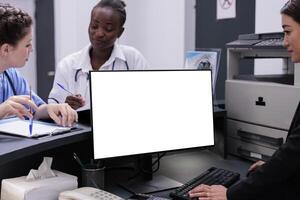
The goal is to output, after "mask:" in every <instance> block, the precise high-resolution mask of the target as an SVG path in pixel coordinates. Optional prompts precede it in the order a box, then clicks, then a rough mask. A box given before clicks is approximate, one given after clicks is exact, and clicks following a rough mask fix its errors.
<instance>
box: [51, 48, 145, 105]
mask: <svg viewBox="0 0 300 200" xmlns="http://www.w3.org/2000/svg"><path fill="white" fill-rule="evenodd" d="M90 49H91V45H88V46H86V47H84V48H83V49H82V50H80V51H78V52H76V53H73V54H71V55H69V56H67V57H65V58H63V59H62V60H61V61H60V62H59V64H58V66H57V67H56V72H55V78H54V82H53V87H52V90H51V92H50V94H49V97H48V103H63V102H65V100H66V97H67V96H69V95H70V93H68V92H66V91H65V90H63V89H62V88H60V87H59V86H58V84H57V83H59V84H61V85H62V86H63V87H64V88H65V89H66V90H68V91H70V92H71V93H73V94H75V95H76V94H80V95H81V96H82V97H83V98H84V99H85V106H84V107H82V108H79V109H80V110H84V109H89V108H90V89H89V80H88V73H89V71H91V70H93V69H92V65H91V59H90V55H89V52H90ZM113 63H114V64H113ZM126 63H127V65H128V68H129V70H145V69H147V67H148V63H147V61H146V59H145V58H144V57H143V55H142V54H141V53H140V52H139V51H138V50H136V49H135V48H133V47H130V46H125V45H119V44H115V45H114V49H113V51H112V54H111V56H110V58H109V59H108V60H107V61H106V62H105V63H104V64H103V65H102V66H101V67H100V70H112V68H113V65H114V70H127V66H126ZM78 70H80V71H79V72H78V73H77V76H76V77H75V75H76V71H78ZM75 79H76V81H75Z"/></svg>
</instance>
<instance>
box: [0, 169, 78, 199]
mask: <svg viewBox="0 0 300 200" xmlns="http://www.w3.org/2000/svg"><path fill="white" fill-rule="evenodd" d="M53 171H54V173H55V174H56V176H55V177H51V178H46V179H39V180H34V181H26V176H21V177H17V178H10V179H3V180H2V187H1V200H57V199H58V195H59V193H60V192H63V191H66V190H72V189H75V188H77V187H78V185H77V177H76V176H72V175H69V174H65V173H62V172H60V171H55V170H53Z"/></svg>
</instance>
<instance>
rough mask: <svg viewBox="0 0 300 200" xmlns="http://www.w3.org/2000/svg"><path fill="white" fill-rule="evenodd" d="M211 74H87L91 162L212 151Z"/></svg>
mask: <svg viewBox="0 0 300 200" xmlns="http://www.w3.org/2000/svg"><path fill="white" fill-rule="evenodd" d="M211 82H212V76H211V70H149V71H148V70H147V71H95V72H94V71H93V72H90V89H91V112H92V131H93V148H94V158H95V159H105V158H112V157H120V156H129V155H138V154H148V153H155V152H166V151H174V150H182V149H189V148H195V147H206V146H212V145H214V124H213V101H212V86H211Z"/></svg>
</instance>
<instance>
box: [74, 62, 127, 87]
mask: <svg viewBox="0 0 300 200" xmlns="http://www.w3.org/2000/svg"><path fill="white" fill-rule="evenodd" d="M115 62H116V60H114V62H113V64H112V71H114V70H115ZM124 63H125V66H126V70H129V66H128V63H127V61H126V60H125V61H124ZM79 72H82V69H77V70H76V72H75V77H74V80H75V82H77V81H78V76H79ZM83 74H86V80H87V81H88V80H89V74H88V73H83Z"/></svg>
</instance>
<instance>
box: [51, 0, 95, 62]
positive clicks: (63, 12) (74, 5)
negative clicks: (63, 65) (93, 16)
mask: <svg viewBox="0 0 300 200" xmlns="http://www.w3.org/2000/svg"><path fill="white" fill-rule="evenodd" d="M98 1H99V0H85V1H83V0H63V1H62V0H54V10H55V13H54V15H55V60H56V63H57V62H59V61H60V60H61V59H62V58H63V57H65V56H67V55H68V54H70V53H73V52H75V51H78V50H80V49H81V48H83V47H84V46H85V45H87V44H88V43H89V39H88V24H89V21H90V12H91V10H92V8H93V6H94V5H95V4H96V3H97V2H98Z"/></svg>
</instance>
